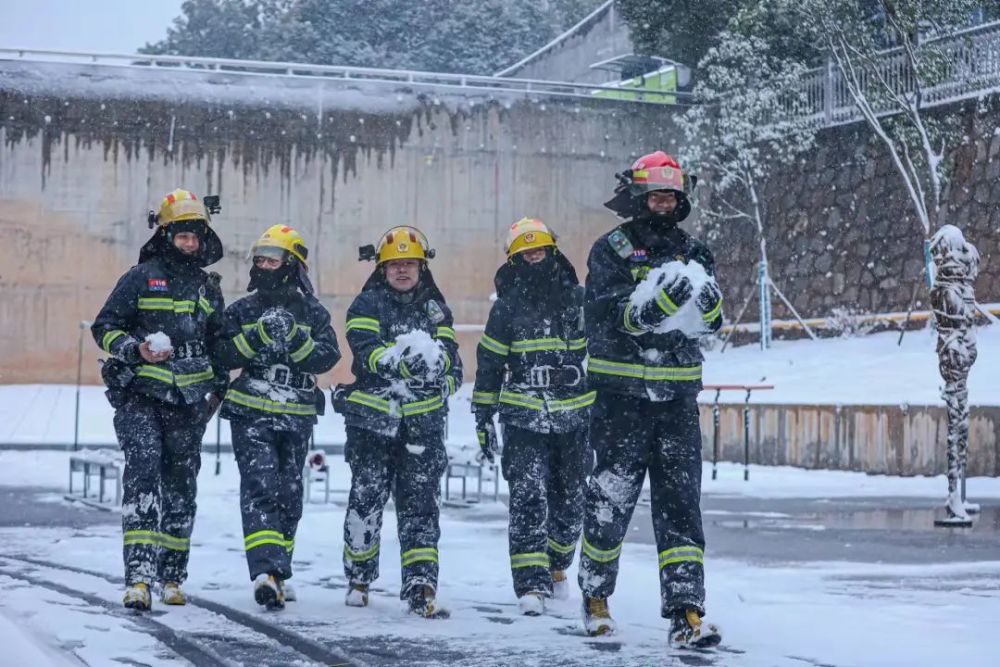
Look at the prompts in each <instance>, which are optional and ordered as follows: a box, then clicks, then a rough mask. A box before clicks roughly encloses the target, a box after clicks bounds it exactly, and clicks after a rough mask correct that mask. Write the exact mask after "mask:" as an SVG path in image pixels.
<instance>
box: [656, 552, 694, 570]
mask: <svg viewBox="0 0 1000 667" xmlns="http://www.w3.org/2000/svg"><path fill="white" fill-rule="evenodd" d="M704 562H705V552H704V551H702V550H701V549H700V548H699V547H674V548H673V549H667V550H666V551H661V552H660V569H661V570H662V569H663V568H665V567H666V566H667V565H673V564H674V563H704Z"/></svg>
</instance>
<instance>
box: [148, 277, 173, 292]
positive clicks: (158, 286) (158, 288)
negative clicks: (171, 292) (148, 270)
mask: <svg viewBox="0 0 1000 667" xmlns="http://www.w3.org/2000/svg"><path fill="white" fill-rule="evenodd" d="M146 289H148V290H149V291H150V292H166V291H167V290H168V289H169V287H168V285H167V279H166V278H150V279H149V280H147V281H146Z"/></svg>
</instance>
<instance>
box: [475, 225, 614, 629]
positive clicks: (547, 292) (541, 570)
mask: <svg viewBox="0 0 1000 667" xmlns="http://www.w3.org/2000/svg"><path fill="white" fill-rule="evenodd" d="M504 250H505V252H506V253H507V262H506V263H505V264H504V265H503V266H501V267H500V269H499V270H498V271H497V273H496V278H495V285H496V293H497V300H496V301H495V302H494V303H493V307H492V308H491V310H490V315H489V319H488V320H487V322H486V331H485V333H484V334H483V337H482V339H481V340H480V341H479V348H478V350H477V353H476V354H477V359H478V366H477V370H476V385H475V389H474V391H473V395H472V409H473V412H474V413H475V415H476V434H477V436H478V438H479V444H480V447H481V448H482V453H483V456H484V457H485V458H486V459H487V460H489V462H490V463H493V462H494V457H495V454H496V452H497V448H498V447H497V435H496V429H495V427H494V424H493V417H494V415H495V414H496V413H497V412H499V415H500V423H501V425H502V428H503V444H504V446H503V453H502V455H501V466H502V468H503V475H504V477H505V478H506V479H507V481H508V483H509V484H510V530H509V540H510V567H511V574H512V575H513V579H514V593H515V594H516V595H517V597H518V603H519V607H520V609H521V613H523V614H525V615H527V616H538V615H540V614H542V613H543V611H544V609H545V604H544V601H545V599H546V598H548V597H552V596H553V592H555V595H556V596H558V597H565V596H567V595H568V590H567V587H568V582H567V581H566V569H567V568H568V567H569V565H570V563H572V562H573V552H574V551H575V550H576V542H577V540H578V539H579V537H580V529H581V527H582V525H583V478H584V475H585V470H586V468H587V465H586V463H587V457H588V456H589V448H588V446H587V431H588V426H589V419H590V415H589V406H590V405H591V404H592V403H593V402H594V396H595V392H593V391H587V377H586V372H585V371H584V358H585V357H586V355H587V340H586V338H585V337H584V331H583V292H584V289H583V287H581V286H580V283H579V281H578V280H577V277H576V271H575V270H574V269H573V265H572V264H571V263H570V262H569V260H568V259H567V258H566V256H565V255H563V254H562V253H561V252H559V249H558V247H557V246H556V239H555V236H554V235H553V234H552V232H551V231H549V229H548V228H547V227H546V226H545V224H544V223H543V222H542V221H541V220H536V219H530V218H523V219H521V220H518V221H517V222H515V223H514V224H513V225H511V227H510V230H509V231H508V234H507V242H506V245H505V248H504ZM554 589H555V590H554Z"/></svg>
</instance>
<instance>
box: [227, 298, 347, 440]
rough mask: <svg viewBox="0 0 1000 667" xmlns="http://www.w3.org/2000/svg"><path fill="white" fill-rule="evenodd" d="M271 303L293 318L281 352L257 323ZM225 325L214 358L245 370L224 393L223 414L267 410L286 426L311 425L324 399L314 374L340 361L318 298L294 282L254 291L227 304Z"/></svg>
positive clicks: (256, 414) (264, 413)
mask: <svg viewBox="0 0 1000 667" xmlns="http://www.w3.org/2000/svg"><path fill="white" fill-rule="evenodd" d="M275 307H278V308H283V309H284V310H286V311H288V312H289V313H290V314H291V315H292V317H294V318H295V326H294V328H293V329H292V333H291V337H290V338H289V339H288V340H287V341H286V342H285V344H284V346H283V349H282V350H280V351H278V350H277V349H276V348H275V347H274V346H273V345H271V346H269V345H268V342H269V340H270V339H269V338H268V336H267V333H266V332H265V331H264V330H263V328H262V327H261V325H260V324H259V322H258V320H259V319H260V317H261V315H263V314H264V313H265V312H266V311H267V310H269V309H271V308H275ZM224 330H225V333H224V335H223V336H221V337H220V339H219V340H218V341H217V342H216V344H215V345H214V346H213V349H212V357H213V359H214V360H215V362H216V364H217V365H218V366H219V367H220V368H223V369H226V370H229V369H232V368H241V369H243V370H242V372H241V373H240V375H239V377H237V378H236V379H235V380H233V382H232V384H231V385H230V387H229V391H227V392H226V398H225V401H224V402H223V404H222V413H221V414H222V416H223V417H224V418H226V419H232V418H251V419H252V418H256V417H261V416H267V415H269V416H272V417H274V418H275V420H276V421H287V422H289V424H288V427H289V429H294V428H296V426H301V425H302V422H303V421H304V422H306V423H312V424H315V423H316V415H317V414H323V406H324V405H325V403H326V399H325V397H324V396H323V394H322V392H321V391H320V390H319V388H318V387H317V386H316V374H317V373H325V372H326V371H328V370H330V369H331V368H333V366H334V364H336V363H337V362H338V361H339V360H340V348H339V346H338V345H337V335H336V333H335V332H334V330H333V327H332V326H331V324H330V313H329V312H328V311H327V310H326V308H324V307H323V305H322V304H321V303H320V302H319V300H318V299H316V297H315V296H313V295H312V294H304V293H302V292H300V291H299V290H298V289H297V288H296V287H286V288H283V289H280V290H276V291H263V290H258V291H256V292H253V293H252V294H250V295H248V296H245V297H243V298H242V299H240V300H239V301H236V302H235V303H233V304H232V305H230V306H229V307H228V308H226V313H225V329H224ZM285 430H288V429H285Z"/></svg>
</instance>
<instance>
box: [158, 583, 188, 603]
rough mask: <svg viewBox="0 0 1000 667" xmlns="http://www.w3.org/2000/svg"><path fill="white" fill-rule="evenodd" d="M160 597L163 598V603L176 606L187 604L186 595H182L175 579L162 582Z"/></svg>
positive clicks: (182, 592)
mask: <svg viewBox="0 0 1000 667" xmlns="http://www.w3.org/2000/svg"><path fill="white" fill-rule="evenodd" d="M160 599H161V600H163V604H169V605H178V606H179V605H185V604H187V596H186V595H184V591H182V590H181V585H180V584H178V583H177V582H176V581H168V582H167V583H165V584H163V589H162V590H161V591H160Z"/></svg>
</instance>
